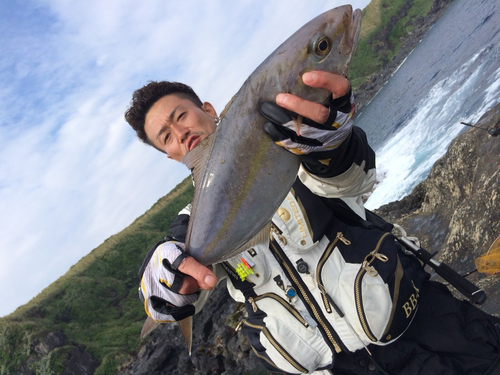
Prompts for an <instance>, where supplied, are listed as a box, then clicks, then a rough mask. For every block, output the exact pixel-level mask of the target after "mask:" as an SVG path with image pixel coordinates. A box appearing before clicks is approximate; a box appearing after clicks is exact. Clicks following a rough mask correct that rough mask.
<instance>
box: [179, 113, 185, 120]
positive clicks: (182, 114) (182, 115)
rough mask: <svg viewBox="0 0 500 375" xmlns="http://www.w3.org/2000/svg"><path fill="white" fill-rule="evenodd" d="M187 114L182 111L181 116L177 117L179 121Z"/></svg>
mask: <svg viewBox="0 0 500 375" xmlns="http://www.w3.org/2000/svg"><path fill="white" fill-rule="evenodd" d="M185 114H186V112H181V113H180V114H179V117H177V121H179V120H180V119H181V118H183V117H184V115H185Z"/></svg>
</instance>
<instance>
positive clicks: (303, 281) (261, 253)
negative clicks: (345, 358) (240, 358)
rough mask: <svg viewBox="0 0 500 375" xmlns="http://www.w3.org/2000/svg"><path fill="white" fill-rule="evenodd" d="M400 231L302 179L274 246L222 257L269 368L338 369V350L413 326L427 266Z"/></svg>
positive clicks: (381, 341) (278, 219)
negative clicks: (396, 233) (394, 231)
mask: <svg viewBox="0 0 500 375" xmlns="http://www.w3.org/2000/svg"><path fill="white" fill-rule="evenodd" d="M391 229H392V225H390V224H389V223H387V222H385V221H383V220H382V219H381V218H379V217H378V216H376V215H375V214H373V213H371V212H369V211H367V220H364V219H362V218H361V217H359V216H358V215H356V214H355V213H354V212H353V211H352V210H351V209H350V208H349V207H348V206H347V205H345V204H344V203H343V202H342V201H341V200H340V199H328V198H323V197H319V196H317V195H315V194H313V193H311V192H310V191H309V189H307V187H305V186H304V185H303V184H302V183H301V182H300V181H299V180H297V182H296V183H295V184H294V186H293V188H292V190H291V191H290V193H289V194H288V195H287V197H286V199H285V200H284V201H283V203H282V205H281V206H280V207H279V209H278V210H277V212H276V214H275V215H274V217H273V225H272V229H271V233H270V242H269V247H266V246H262V247H259V246H257V247H255V248H252V249H248V250H246V251H244V252H243V253H241V254H240V255H238V256H236V257H234V258H231V259H230V260H229V261H227V262H225V263H223V264H222V266H223V268H224V269H225V271H226V273H227V275H228V277H229V280H230V282H228V289H229V293H230V294H231V295H232V297H233V298H234V299H235V300H236V301H239V302H244V303H245V306H246V312H247V317H246V318H245V319H244V320H243V321H242V322H241V324H242V327H243V329H244V330H245V331H246V334H247V336H248V338H249V341H250V343H251V345H252V347H253V349H254V352H255V353H256V354H257V356H258V357H259V358H261V359H262V360H263V363H264V365H265V366H266V367H267V368H268V369H269V370H271V371H277V370H278V371H284V372H286V373H292V374H296V373H308V372H312V371H314V370H320V369H329V368H331V367H332V366H333V359H334V356H335V354H336V353H340V352H354V351H356V350H358V349H361V348H364V347H368V345H371V344H374V345H387V344H389V343H391V342H393V341H394V340H396V339H397V338H398V337H399V336H401V335H402V334H403V333H404V331H405V330H406V328H407V327H408V326H409V324H410V323H411V321H412V319H413V317H414V316H415V313H416V311H417V309H418V298H419V290H420V286H421V283H422V280H423V278H424V277H425V272H424V271H423V268H422V267H421V265H420V263H419V262H418V261H417V260H416V259H415V257H414V256H413V255H407V254H406V253H404V251H403V249H402V247H401V246H400V245H399V243H398V242H397V240H396V238H395V237H394V236H393V235H392V234H391V232H390V231H391Z"/></svg>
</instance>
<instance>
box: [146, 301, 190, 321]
mask: <svg viewBox="0 0 500 375" xmlns="http://www.w3.org/2000/svg"><path fill="white" fill-rule="evenodd" d="M151 306H153V309H155V310H156V311H157V312H159V313H160V314H164V315H170V316H172V317H173V318H174V319H175V320H177V321H179V320H182V319H185V318H187V317H188V316H192V315H194V313H195V308H194V306H193V305H186V306H180V307H179V306H175V305H173V304H171V303H170V302H167V301H165V300H164V299H163V298H160V297H156V296H151Z"/></svg>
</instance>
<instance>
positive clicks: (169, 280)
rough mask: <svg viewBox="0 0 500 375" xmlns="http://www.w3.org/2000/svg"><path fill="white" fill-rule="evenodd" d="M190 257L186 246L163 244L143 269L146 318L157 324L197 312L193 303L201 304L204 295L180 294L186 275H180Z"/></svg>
mask: <svg viewBox="0 0 500 375" xmlns="http://www.w3.org/2000/svg"><path fill="white" fill-rule="evenodd" d="M162 242H163V243H162ZM187 256H188V255H187V253H186V252H185V251H184V244H183V243H180V242H175V241H167V242H164V241H160V242H159V243H157V244H156V245H155V246H154V247H153V248H152V249H151V250H150V251H149V253H148V255H147V256H146V259H144V261H143V264H142V265H141V268H140V270H139V274H142V279H141V286H140V288H139V298H140V299H141V301H142V302H143V303H144V309H145V310H146V314H148V315H149V316H150V317H151V318H153V319H154V320H155V321H157V322H161V323H165V322H172V321H179V320H182V319H184V318H187V317H188V316H191V315H194V314H195V313H196V312H197V311H196V308H195V306H194V305H193V303H194V302H196V301H197V300H198V297H199V296H200V292H197V293H193V294H179V289H180V288H181V286H182V281H183V278H184V274H183V273H182V272H180V271H178V267H179V265H180V264H181V262H182V261H183V260H184V259H185V258H186V257H187Z"/></svg>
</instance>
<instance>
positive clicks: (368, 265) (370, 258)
mask: <svg viewBox="0 0 500 375" xmlns="http://www.w3.org/2000/svg"><path fill="white" fill-rule="evenodd" d="M389 235H390V233H385V234H384V235H383V236H382V237H380V239H379V240H378V242H377V245H376V247H375V249H374V250H373V251H371V252H370V253H369V254H368V255H366V256H365V259H364V261H363V263H362V265H361V268H360V270H359V272H358V274H357V275H356V279H355V281H354V297H355V300H356V310H357V311H358V317H359V321H360V323H361V326H362V327H363V331H364V332H365V334H366V336H367V337H368V338H369V339H370V340H371V341H373V342H376V341H377V338H376V337H375V335H374V334H373V332H372V331H371V329H370V327H369V326H368V321H367V319H366V315H365V313H364V309H363V300H362V295H361V294H362V292H361V291H362V288H361V282H362V281H363V277H364V275H365V274H368V275H370V276H372V277H375V276H377V275H378V271H377V270H376V269H375V268H373V266H372V263H373V262H375V260H377V259H378V260H380V261H382V262H387V260H388V259H389V258H387V256H385V255H384V254H379V253H378V251H379V249H380V246H381V245H382V242H384V240H385V239H386V238H387V236H389Z"/></svg>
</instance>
